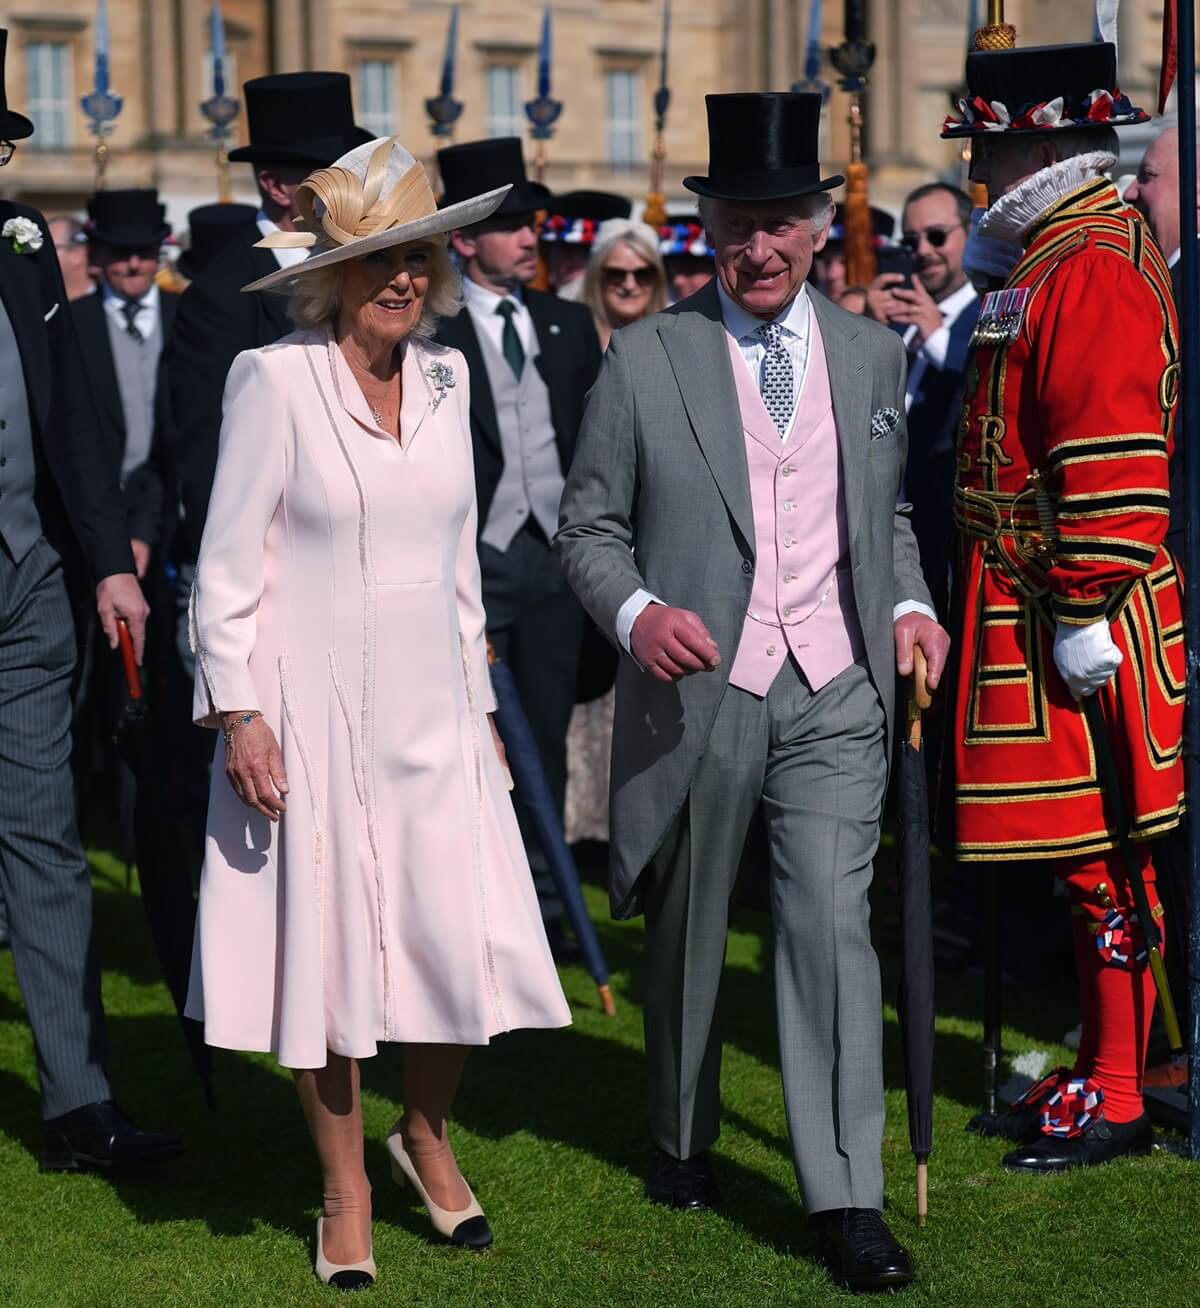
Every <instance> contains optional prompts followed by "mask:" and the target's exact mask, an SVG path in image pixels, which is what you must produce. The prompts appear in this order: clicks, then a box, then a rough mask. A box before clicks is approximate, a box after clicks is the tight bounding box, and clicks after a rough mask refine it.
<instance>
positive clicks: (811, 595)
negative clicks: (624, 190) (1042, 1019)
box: [557, 93, 949, 1290]
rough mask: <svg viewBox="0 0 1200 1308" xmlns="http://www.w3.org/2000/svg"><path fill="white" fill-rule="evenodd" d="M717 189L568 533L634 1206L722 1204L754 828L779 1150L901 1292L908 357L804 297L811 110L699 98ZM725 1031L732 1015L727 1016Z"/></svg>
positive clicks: (705, 187)
mask: <svg viewBox="0 0 1200 1308" xmlns="http://www.w3.org/2000/svg"><path fill="white" fill-rule="evenodd" d="M707 108H708V130H709V159H710V162H709V170H708V175H707V176H704V177H688V178H685V179H684V185H685V186H686V187H687V188H688V189H689V190H691V191H693V192H694V193H696V194H697V195H699V196H700V202H699V207H700V214H701V217H702V218H703V220H704V223H705V226H706V229H707V231H708V235H709V238H710V240H711V241H712V245H713V247H714V249H715V250H716V277H715V278H714V280H713V282H712V283H711V284H710V285H708V286H706V287H705V288H704V289H702V290H701V291H699V292H698V293H697V294H695V295H693V296H691V297H690V298H689V299H686V300H682V301H680V302H679V303H678V304H674V305H672V306H671V307H670V308H668V309H666V310H665V311H664V312H662V313H659V314H656V315H654V316H653V317H650V318H644V319H643V320H642V321H641V322H638V323H634V324H633V325H632V326H629V327H626V328H624V329H623V330H622V331H620V332H618V333H616V335H614V337H613V339H612V342H611V344H610V345H609V347H608V352H607V354H606V355H605V359H604V365H603V367H602V369H601V373H600V377H599V380H598V381H597V382H596V385H595V387H594V389H593V390H592V393H591V396H590V397H589V399H588V404H587V413H586V415H585V417H584V423H583V429H582V431H581V432H580V437H579V448H578V451H577V453H576V457H575V463H574V466H573V467H572V469H571V473H570V475H569V476H568V478H567V485H566V489H565V492H564V494H563V501H562V511H561V515H560V520H561V523H562V526H561V528H560V530H559V533H558V537H557V544H558V549H559V553H560V556H561V558H562V561H563V568H564V570H565V572H566V574H567V577H568V578H569V580H570V582H571V585H572V586H573V587H574V588H575V591H576V593H577V594H578V595H579V597H580V599H581V600H582V601H583V603H584V606H585V607H586V608H587V610H588V612H589V613H590V614H591V615H592V617H593V618H594V619H595V621H596V623H597V625H598V626H599V627H600V629H601V630H602V631H603V632H604V633H605V635H607V636H608V637H609V639H610V640H612V641H613V643H614V644H616V645H619V647H620V648H621V649H622V650H623V651H625V654H626V657H625V658H623V659H622V660H621V663H620V666H619V668H618V671H617V702H616V715H615V722H614V731H613V767H612V776H613V785H612V809H611V812H612V839H611V844H610V856H611V875H610V890H611V898H612V904H613V910H614V912H615V913H616V915H617V916H620V917H629V916H633V915H634V914H636V913H639V912H642V911H644V912H645V914H646V942H645V974H646V975H645V984H644V987H643V989H644V993H645V1001H646V1002H645V1022H646V1058H647V1063H648V1070H649V1075H650V1087H651V1094H650V1099H651V1121H652V1132H653V1137H654V1142H655V1144H656V1145H657V1146H658V1152H657V1155H656V1158H655V1163H654V1167H653V1172H652V1174H651V1177H650V1181H649V1184H648V1186H647V1196H648V1198H650V1199H651V1200H653V1201H654V1202H657V1203H662V1204H667V1205H671V1206H673V1207H676V1208H683V1209H696V1208H704V1207H708V1206H710V1205H712V1204H714V1203H715V1202H716V1201H717V1188H716V1185H715V1182H714V1178H713V1173H712V1169H711V1167H710V1165H709V1162H708V1157H707V1150H708V1149H709V1148H710V1147H711V1146H712V1145H713V1144H714V1143H715V1141H716V1139H717V1137H718V1135H719V1132H720V1118H721V1095H720V1068H721V1033H720V1026H719V1022H718V995H719V991H720V987H721V975H722V970H723V966H724V958H725V939H726V934H727V930H728V924H729V901H730V896H731V894H732V891H733V888H734V883H735V880H736V876H737V869H738V863H739V860H740V856H741V853H742V848H743V845H744V843H745V838H746V834H747V831H748V830H749V828H750V825H751V822H752V821H753V820H754V818H755V815H756V813H757V812H759V811H760V810H761V811H762V812H763V814H764V815H765V818H766V823H767V829H768V836H769V848H770V860H769V871H770V878H771V887H772V889H771V907H772V916H773V918H774V926H775V951H774V952H775V996H776V1006H777V1010H778V1021H779V1045H780V1059H781V1064H782V1073H783V1085H784V1100H785V1104H786V1108H787V1120H788V1127H789V1132H790V1136H791V1144H792V1153H793V1160H794V1165H795V1169H796V1175H797V1179H798V1180H799V1183H800V1187H801V1190H802V1192H803V1195H804V1203H805V1207H806V1208H807V1210H808V1212H809V1220H810V1222H811V1223H812V1224H813V1226H814V1227H815V1228H816V1230H817V1232H818V1234H819V1237H820V1239H821V1240H822V1242H823V1244H824V1246H825V1249H826V1253H827V1257H828V1258H829V1261H830V1263H831V1265H832V1268H833V1271H834V1274H835V1275H836V1276H837V1277H838V1279H839V1280H841V1281H843V1282H844V1283H845V1284H847V1285H849V1286H850V1287H851V1288H853V1289H856V1290H879V1289H885V1288H892V1287H898V1286H902V1285H906V1284H907V1283H908V1282H909V1281H911V1280H912V1276H913V1269H912V1262H911V1259H910V1258H909V1256H908V1254H907V1253H906V1252H905V1251H904V1249H902V1248H901V1247H900V1245H899V1244H898V1243H897V1242H896V1240H895V1238H894V1237H893V1235H892V1233H891V1231H890V1230H889V1229H888V1227H887V1224H886V1222H885V1221H884V1219H883V1215H882V1211H881V1210H882V1207H883V1164H882V1159H881V1149H882V1134H883V1067H882V1061H883V1060H882V1034H883V1033H882V1015H881V1000H880V990H879V965H878V962H877V960H876V958H875V953H874V950H873V949H872V946H871V933H870V923H869V911H868V904H867V893H868V888H869V886H870V883H871V877H872V860H873V857H874V854H875V851H876V848H877V846H878V841H879V823H880V811H881V807H882V803H883V791H884V785H885V781H886V777H887V771H888V747H889V744H890V742H891V741H892V740H894V738H895V735H894V732H895V712H894V704H893V698H894V686H895V678H896V672H897V670H899V672H900V673H901V675H907V674H908V673H910V672H911V671H912V650H913V645H914V642H915V643H918V644H920V645H921V647H922V649H923V650H924V652H925V653H926V655H927V656H928V657H929V660H930V662H929V670H930V671H929V675H930V678H931V683H932V684H936V681H937V678H938V676H939V675H940V670H941V667H942V666H943V665H944V662H945V657H946V652H947V648H948V644H949V642H948V640H947V637H946V633H945V632H944V631H942V630H941V628H940V627H938V626H937V623H936V620H935V619H934V616H933V613H932V610H931V608H930V600H929V592H928V589H927V588H926V586H925V583H924V580H923V578H922V576H921V569H920V562H919V559H918V557H917V548H916V542H915V540H914V539H913V534H912V529H911V527H910V525H909V522H908V517H907V506H906V505H904V504H902V503H898V498H899V491H900V486H901V484H902V481H903V476H904V458H905V447H906V443H907V441H906V431H905V421H904V347H903V345H902V344H901V342H900V339H899V337H898V336H897V335H896V334H895V333H894V332H890V331H888V330H887V329H886V328H883V327H880V326H879V325H878V324H875V323H871V322H868V321H865V320H864V319H862V318H860V317H857V316H855V315H852V314H848V313H846V312H845V311H844V310H842V309H840V308H838V307H837V306H836V305H835V304H833V303H832V302H830V301H829V300H828V299H826V298H825V297H824V296H823V295H822V294H821V293H820V292H818V291H816V290H815V289H814V288H811V287H809V286H808V285H807V283H806V278H807V276H808V273H809V271H810V269H811V266H812V257H813V254H814V252H815V251H816V250H818V249H820V247H821V245H822V244H823V243H824V240H825V231H826V229H827V226H828V223H829V220H830V218H831V217H832V210H833V205H832V203H831V201H830V199H829V195H828V191H829V190H831V189H832V188H833V187H836V186H839V185H841V183H842V178H840V177H831V178H826V177H823V176H822V170H821V167H820V164H819V162H818V158H817V141H818V135H819V125H820V112H821V100H820V97H819V96H817V95H809V94H792V93H784V94H762V95H710V96H708V97H707ZM730 1017H731V1020H732V1022H734V1023H736V1022H737V1020H738V1014H736V1013H734V1014H731V1015H730Z"/></svg>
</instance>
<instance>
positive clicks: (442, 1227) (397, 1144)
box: [387, 1131, 492, 1251]
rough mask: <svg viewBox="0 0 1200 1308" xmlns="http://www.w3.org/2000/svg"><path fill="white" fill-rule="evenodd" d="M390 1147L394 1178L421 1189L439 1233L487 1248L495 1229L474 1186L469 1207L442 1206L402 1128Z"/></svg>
mask: <svg viewBox="0 0 1200 1308" xmlns="http://www.w3.org/2000/svg"><path fill="white" fill-rule="evenodd" d="M387 1148H388V1154H389V1155H390V1157H391V1162H392V1180H393V1181H395V1183H396V1184H397V1185H398V1186H401V1187H403V1186H409V1185H411V1186H412V1188H413V1189H414V1190H415V1191H416V1192H417V1197H418V1198H419V1199H420V1200H421V1202H422V1203H423V1204H424V1205H425V1207H426V1209H427V1210H428V1212H429V1220H430V1221H431V1222H432V1223H433V1229H434V1230H435V1231H436V1232H437V1233H438V1235H440V1236H441V1237H442V1238H443V1239H445V1240H449V1241H450V1243H451V1244H457V1245H460V1246H461V1247H462V1248H464V1249H474V1250H476V1251H478V1250H481V1249H486V1248H487V1247H488V1246H489V1245H490V1244H491V1243H492V1228H491V1227H490V1226H489V1225H488V1220H487V1218H486V1217H485V1216H484V1215H483V1209H482V1208H480V1206H479V1200H478V1199H476V1198H475V1196H474V1194H472V1193H471V1187H470V1186H467V1193H468V1194H469V1195H471V1202H470V1203H469V1204H468V1205H467V1206H466V1207H465V1208H460V1209H458V1210H457V1211H455V1212H451V1211H449V1210H447V1209H445V1208H439V1207H438V1206H437V1204H435V1203H434V1202H433V1200H432V1199H431V1198H430V1197H429V1191H428V1190H426V1189H425V1187H424V1185H423V1184H422V1183H421V1178H420V1176H419V1175H418V1173H417V1169H416V1167H414V1166H413V1161H412V1159H411V1158H410V1157H409V1156H408V1153H407V1151H406V1150H405V1148H404V1140H403V1138H402V1137H401V1135H400V1132H399V1131H393V1132H392V1134H391V1135H389V1136H388V1142H387Z"/></svg>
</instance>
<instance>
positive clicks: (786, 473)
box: [783, 468, 792, 477]
mask: <svg viewBox="0 0 1200 1308" xmlns="http://www.w3.org/2000/svg"><path fill="white" fill-rule="evenodd" d="M783 475H784V476H785V477H790V476H791V475H792V470H791V468H784V470H783Z"/></svg>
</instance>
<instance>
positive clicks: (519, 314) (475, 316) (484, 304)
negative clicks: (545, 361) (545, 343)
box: [462, 275, 537, 359]
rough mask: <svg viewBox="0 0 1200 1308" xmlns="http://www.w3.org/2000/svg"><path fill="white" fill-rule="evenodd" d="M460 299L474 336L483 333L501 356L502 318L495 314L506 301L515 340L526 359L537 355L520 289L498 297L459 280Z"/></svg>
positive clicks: (474, 284)
mask: <svg viewBox="0 0 1200 1308" xmlns="http://www.w3.org/2000/svg"><path fill="white" fill-rule="evenodd" d="M462 284H463V299H465V300H466V302H467V311H468V313H470V315H471V321H472V322H473V323H474V324H475V330H476V331H477V332H483V334H484V335H485V336H487V338H488V339H489V340H490V341H491V343H492V344H493V345H494V346H495V347H496V349H497V351H498V352H499V353H500V354H503V353H504V339H503V338H504V317H503V315H501V314H499V313H497V312H496V310H497V309H499V307H500V305H501V303H503V302H504V301H505V300H507V301H508V302H509V304H511V305H513V306H514V307H515V308H516V313H514V314H513V316H512V321H513V326H514V327H515V328H516V329H517V339H518V340H519V341H520V342H521V348H522V349H523V350H524V351H525V357H526V358H527V359H528V358H529V356H530V355H531V354H534V353H536V347H537V336H536V334H535V332H534V329H533V319H532V318H531V317H530V316H529V310H528V309H527V308H526V307H525V301H524V300H523V299H522V298H521V288H520V287H519V286H518V287H517V288H516V289H515V290H512V291H509V293H508V294H507V295H497V294H496V292H495V291H489V290H488V289H487V287H486V286H480V285H479V283H478V282H473V281H472V280H471V279H470V278H469V277H467V276H465V275H464V277H463V279H462Z"/></svg>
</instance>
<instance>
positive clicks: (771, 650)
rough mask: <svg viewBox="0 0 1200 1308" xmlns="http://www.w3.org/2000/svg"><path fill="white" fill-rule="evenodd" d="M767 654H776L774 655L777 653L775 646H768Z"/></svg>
mask: <svg viewBox="0 0 1200 1308" xmlns="http://www.w3.org/2000/svg"><path fill="white" fill-rule="evenodd" d="M767 653H768V654H774V653H775V646H774V645H768V646H767Z"/></svg>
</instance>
